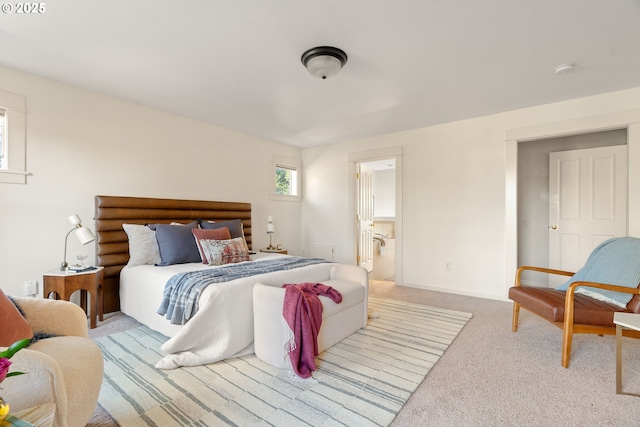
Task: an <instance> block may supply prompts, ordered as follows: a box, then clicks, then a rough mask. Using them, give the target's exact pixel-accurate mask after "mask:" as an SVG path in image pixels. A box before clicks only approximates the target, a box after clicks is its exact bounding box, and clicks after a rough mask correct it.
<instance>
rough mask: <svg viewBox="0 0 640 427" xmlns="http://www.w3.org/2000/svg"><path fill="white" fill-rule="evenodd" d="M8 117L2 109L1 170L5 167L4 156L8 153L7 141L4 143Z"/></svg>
mask: <svg viewBox="0 0 640 427" xmlns="http://www.w3.org/2000/svg"><path fill="white" fill-rule="evenodd" d="M6 117H7V115H6V114H5V111H4V110H0V170H2V169H5V161H4V158H5V156H6V154H5V153H4V151H5V143H4V130H5V129H6V128H7V123H6Z"/></svg>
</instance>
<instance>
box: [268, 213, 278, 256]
mask: <svg viewBox="0 0 640 427" xmlns="http://www.w3.org/2000/svg"><path fill="white" fill-rule="evenodd" d="M275 231H276V229H275V227H274V226H273V217H272V216H270V217H269V222H268V223H267V234H268V235H269V246H267V249H275V248H274V247H273V245H272V244H271V236H273V233H275Z"/></svg>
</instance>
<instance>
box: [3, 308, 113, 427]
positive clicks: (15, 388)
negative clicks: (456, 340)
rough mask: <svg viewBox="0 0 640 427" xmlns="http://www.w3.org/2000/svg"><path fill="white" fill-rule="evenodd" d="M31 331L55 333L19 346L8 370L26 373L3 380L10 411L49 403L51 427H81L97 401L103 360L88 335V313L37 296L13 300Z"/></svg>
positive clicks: (88, 417)
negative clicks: (52, 413)
mask: <svg viewBox="0 0 640 427" xmlns="http://www.w3.org/2000/svg"><path fill="white" fill-rule="evenodd" d="M14 300H15V302H16V303H17V304H18V305H19V306H20V308H21V309H22V311H23V312H24V316H25V318H26V319H27V321H28V322H29V323H30V325H31V328H32V329H33V331H34V332H36V333H38V332H44V333H48V334H55V335H56V336H55V337H52V338H46V339H41V340H38V341H37V342H35V343H33V344H31V345H30V346H29V347H27V348H24V349H22V350H20V351H19V352H18V353H16V354H15V355H14V356H13V357H12V358H11V362H13V364H12V365H11V371H19V372H24V373H25V375H17V376H13V377H10V378H7V379H6V380H5V381H3V383H2V397H3V399H4V400H5V401H6V402H7V403H9V404H10V405H11V412H17V411H20V410H22V409H26V408H30V407H33V406H38V405H42V404H44V403H48V402H52V403H54V404H55V407H56V414H55V421H54V426H57V427H83V426H85V425H86V423H87V421H89V419H90V418H91V416H92V414H93V412H94V410H95V408H96V403H97V401H98V394H99V393H100V386H101V385H102V375H103V369H104V363H103V358H102V353H101V351H100V348H99V347H98V345H97V344H96V343H94V342H93V341H92V340H91V339H89V335H88V329H87V317H86V315H85V313H84V311H83V310H82V309H81V308H80V307H79V306H77V305H75V304H73V303H70V302H67V301H58V300H51V299H40V298H14Z"/></svg>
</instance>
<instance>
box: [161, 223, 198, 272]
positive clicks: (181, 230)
mask: <svg viewBox="0 0 640 427" xmlns="http://www.w3.org/2000/svg"><path fill="white" fill-rule="evenodd" d="M149 227H150V228H151V229H152V230H153V229H155V231H156V240H157V241H158V248H159V249H160V258H161V259H162V261H161V262H160V263H158V264H157V265H172V264H185V263H188V262H202V258H200V252H199V251H198V246H197V245H196V241H195V239H194V238H193V234H192V233H191V230H192V229H194V228H198V223H197V222H196V221H194V222H191V223H189V224H185V225H171V224H155V225H152V226H149Z"/></svg>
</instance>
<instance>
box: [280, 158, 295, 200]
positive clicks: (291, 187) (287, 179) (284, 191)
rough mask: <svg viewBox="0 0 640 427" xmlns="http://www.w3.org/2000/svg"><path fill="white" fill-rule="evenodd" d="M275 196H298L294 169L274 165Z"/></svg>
mask: <svg viewBox="0 0 640 427" xmlns="http://www.w3.org/2000/svg"><path fill="white" fill-rule="evenodd" d="M276 194H279V195H283V196H297V195H298V171H297V170H296V169H295V168H292V167H290V166H283V165H278V164H276Z"/></svg>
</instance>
